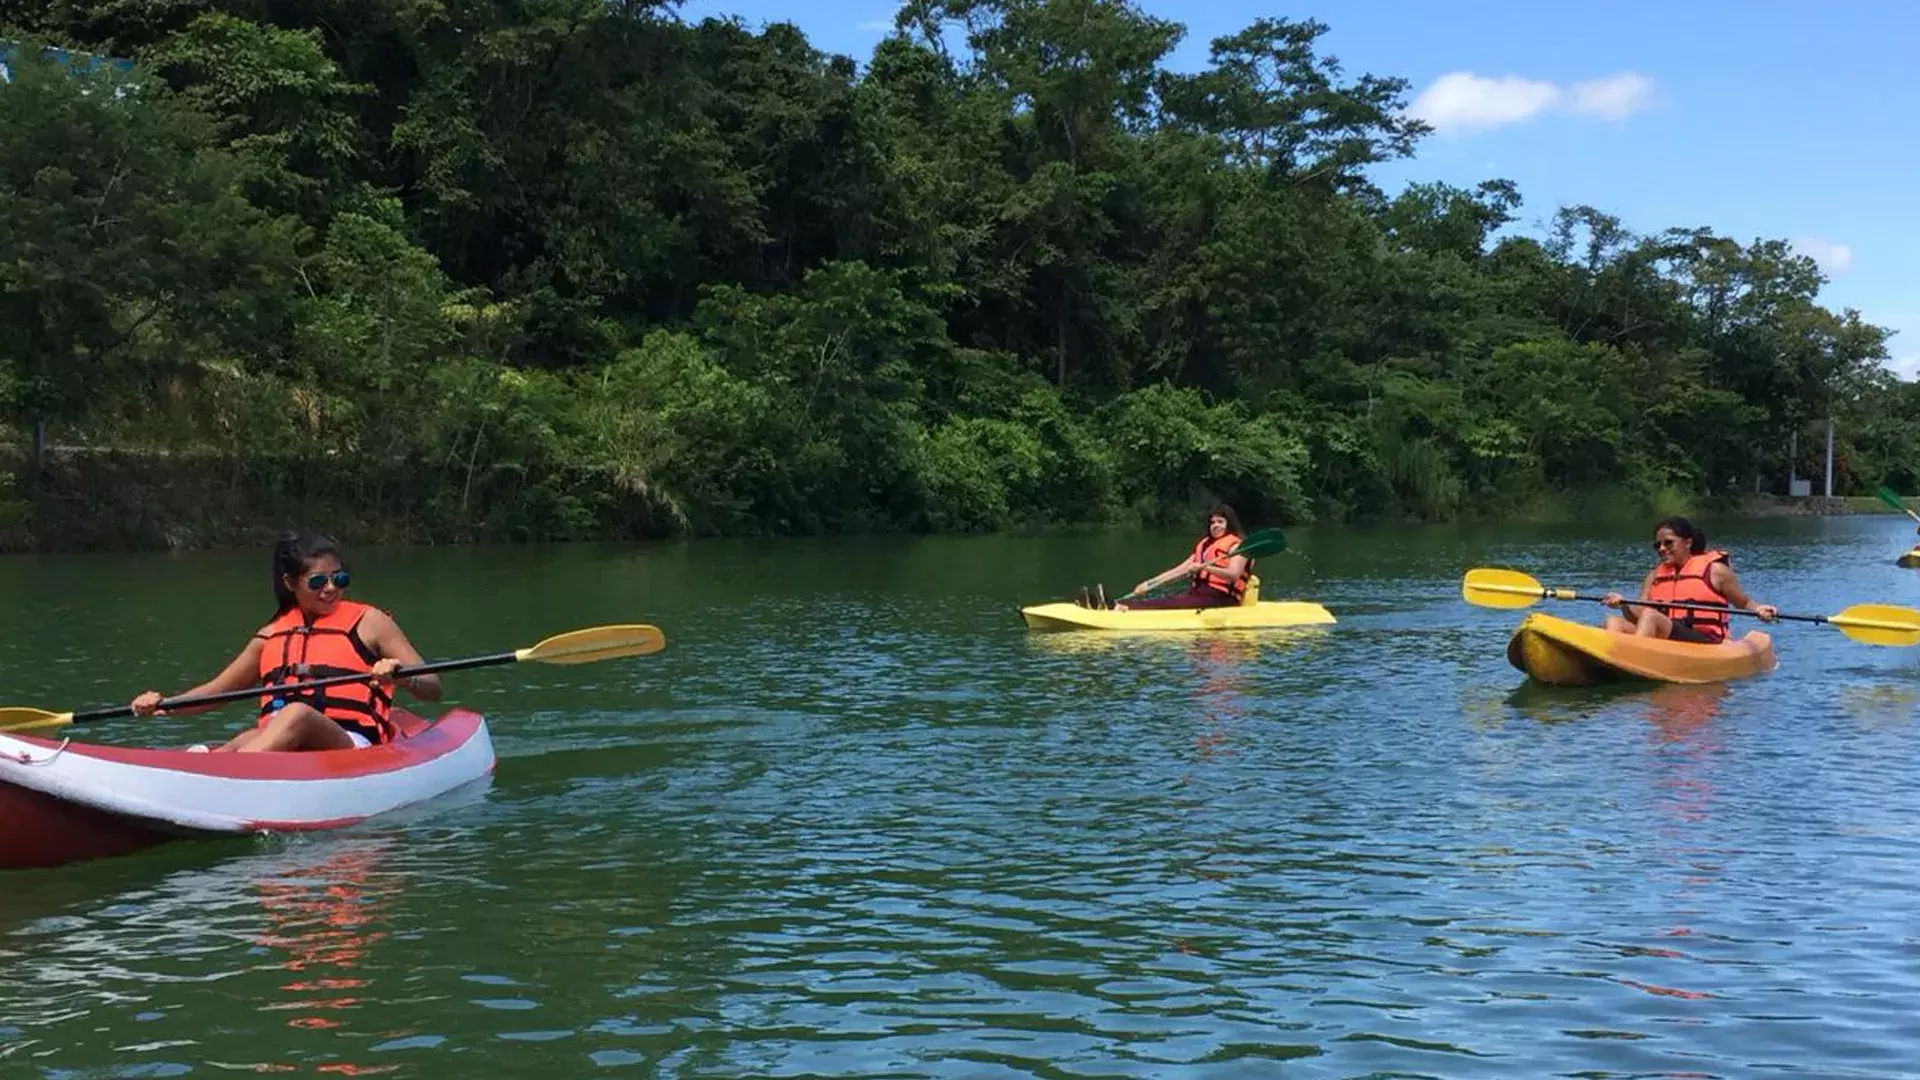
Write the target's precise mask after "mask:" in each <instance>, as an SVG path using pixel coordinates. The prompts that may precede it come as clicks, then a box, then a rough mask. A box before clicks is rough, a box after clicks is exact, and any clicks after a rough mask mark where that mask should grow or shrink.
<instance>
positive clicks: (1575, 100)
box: [1407, 71, 1654, 135]
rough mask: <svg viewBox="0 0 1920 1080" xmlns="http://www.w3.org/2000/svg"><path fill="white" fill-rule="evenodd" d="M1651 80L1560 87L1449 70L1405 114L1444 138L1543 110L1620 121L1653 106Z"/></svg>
mask: <svg viewBox="0 0 1920 1080" xmlns="http://www.w3.org/2000/svg"><path fill="white" fill-rule="evenodd" d="M1653 101H1654V86H1653V80H1652V79H1650V78H1648V77H1647V76H1645V75H1642V74H1640V73H1639V72H1636V71H1622V72H1617V73H1615V74H1613V75H1606V76H1603V77H1601V78H1598V79H1588V80H1586V81H1584V82H1577V83H1573V84H1571V85H1568V86H1561V85H1559V84H1557V83H1552V82H1548V81H1546V80H1544V79H1525V78H1521V77H1520V76H1518V75H1502V76H1500V77H1498V78H1493V77H1490V76H1486V75H1475V74H1474V73H1473V72H1471V71H1449V72H1447V73H1446V74H1445V75H1442V76H1440V77H1439V78H1438V79H1435V80H1434V81H1433V84H1432V85H1431V86H1428V87H1427V88H1426V89H1425V90H1422V91H1421V92H1420V96H1419V97H1417V98H1414V99H1413V104H1412V105H1410V106H1408V107H1407V114H1408V115H1409V116H1412V117H1414V118H1415V119H1418V120H1424V121H1426V122H1427V123H1428V124H1431V125H1432V126H1433V129H1434V130H1435V131H1438V132H1442V133H1444V134H1453V135H1458V134H1465V133H1467V132H1472V131H1487V130H1490V129H1493V128H1497V127H1504V126H1506V125H1508V124H1517V123H1520V122H1521V121H1524V120H1531V119H1533V118H1534V117H1536V116H1540V115H1542V114H1543V113H1548V112H1562V113H1568V114H1572V115H1575V116H1590V117H1596V118H1598V119H1602V120H1616V121H1617V120H1625V119H1626V118H1627V117H1628V116H1630V115H1632V114H1634V113H1636V112H1640V111H1642V110H1644V109H1646V108H1649V107H1650V106H1652V104H1653Z"/></svg>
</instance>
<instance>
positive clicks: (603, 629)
mask: <svg viewBox="0 0 1920 1080" xmlns="http://www.w3.org/2000/svg"><path fill="white" fill-rule="evenodd" d="M666 645H667V638H666V635H665V634H662V633H661V632H660V629H659V627H656V626H648V625H645V624H644V623H635V624H626V625H617V626H594V627H589V628H587V629H585V630H572V631H569V632H567V633H564V634H555V635H554V636H553V637H550V638H547V639H546V640H544V641H542V642H540V643H539V644H537V645H529V646H528V647H526V648H524V649H516V650H514V651H513V652H504V653H494V654H492V655H490V656H469V657H467V658H466V659H464V660H437V661H434V662H433V663H430V664H420V665H418V666H416V667H403V668H400V669H399V670H397V671H395V672H394V673H393V677H394V678H396V679H404V678H406V677H408V676H410V675H431V674H434V673H435V672H440V671H464V670H466V669H468V668H479V667H492V666H494V665H497V664H512V663H516V662H519V661H523V660H531V661H533V662H534V663H538V664H590V663H592V662H594V661H595V660H618V659H621V658H623V657H628V656H647V655H649V654H652V653H657V652H659V651H660V650H661V649H663V648H665V647H666ZM371 678H373V676H372V675H371V674H369V673H366V672H361V673H358V674H354V675H331V676H328V677H327V678H324V679H313V680H311V681H309V682H303V683H283V684H281V685H278V686H272V687H267V686H250V687H248V688H246V689H245V690H228V691H226V692H224V693H219V694H201V695H200V696H198V697H177V698H167V699H164V700H162V701H161V702H160V708H161V710H162V711H165V710H167V709H178V708H183V707H186V706H192V705H217V704H220V703H222V702H227V701H240V700H242V699H245V698H251V697H259V696H260V695H261V694H264V693H266V692H267V691H269V690H272V691H273V692H275V693H293V692H297V691H302V690H317V689H319V688H320V687H323V686H339V685H341V684H342V683H351V682H365V681H367V680H369V679H371ZM132 715H133V707H132V706H130V705H115V706H112V707H110V708H105V709H87V710H84V711H82V712H66V713H56V712H47V711H46V710H44V709H33V708H27V707H24V706H13V707H10V708H0V731H28V730H32V729H34V728H47V727H59V726H61V725H63V724H84V723H86V722H87V721H89V720H110V719H113V718H115V717H120V716H132Z"/></svg>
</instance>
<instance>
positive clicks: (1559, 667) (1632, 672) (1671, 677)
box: [1507, 612, 1774, 686]
mask: <svg viewBox="0 0 1920 1080" xmlns="http://www.w3.org/2000/svg"><path fill="white" fill-rule="evenodd" d="M1507 662H1508V663H1510V664H1512V665H1513V666H1514V667H1516V668H1519V669H1520V670H1521V671H1524V672H1526V673H1527V674H1528V675H1530V676H1532V677H1533V678H1534V679H1536V680H1538V681H1539V682H1543V683H1550V684H1552V685H1555V686H1591V685H1593V684H1595V683H1604V682H1614V681H1616V680H1620V679H1652V680H1654V681H1656V682H1669V683H1710V682H1722V681H1724V680H1727V679H1738V678H1742V677H1744V676H1747V675H1758V674H1760V673H1761V672H1763V671H1771V670H1772V669H1773V666H1774V661H1773V639H1772V638H1771V637H1768V636H1767V635H1766V634H1763V633H1761V632H1760V631H1758V630H1755V631H1751V632H1749V633H1748V634H1747V635H1746V636H1745V637H1741V638H1737V639H1733V640H1729V641H1725V642H1722V643H1721V644H1719V645H1700V644H1697V643H1694V642H1686V641H1668V640H1667V639H1665V638H1651V637H1636V636H1634V635H1631V634H1616V633H1614V632H1613V631H1611V630H1608V629H1606V628H1605V627H1601V626H1592V625H1589V624H1587V623H1577V622H1568V621H1567V620H1566V619H1556V618H1554V617H1553V616H1552V615H1545V614H1541V613H1539V612H1535V613H1534V614H1532V615H1529V616H1527V618H1526V620H1525V621H1524V622H1522V623H1521V624H1520V626H1519V628H1518V629H1516V630H1514V632H1513V638H1512V640H1510V641H1508V642H1507Z"/></svg>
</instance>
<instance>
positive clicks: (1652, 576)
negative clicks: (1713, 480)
mask: <svg viewBox="0 0 1920 1080" xmlns="http://www.w3.org/2000/svg"><path fill="white" fill-rule="evenodd" d="M1653 550H1654V554H1655V555H1657V556H1658V557H1659V560H1660V561H1659V562H1657V563H1655V564H1654V567H1653V569H1651V570H1649V571H1647V577H1646V580H1645V581H1642V582H1641V583H1640V596H1639V599H1641V600H1674V601H1680V602H1684V603H1688V604H1718V605H1721V606H1723V607H1729V608H1738V609H1739V610H1741V611H1751V612H1753V613H1754V614H1755V615H1758V616H1760V618H1761V620H1762V621H1764V622H1772V621H1773V617H1774V616H1775V615H1777V614H1779V610H1778V609H1777V608H1775V607H1774V606H1773V605H1772V604H1756V603H1754V602H1753V601H1752V600H1750V599H1748V597H1747V593H1746V590H1744V589H1742V588H1741V587H1740V579H1739V578H1738V577H1737V576H1735V575H1734V572H1733V566H1732V565H1731V564H1730V563H1728V561H1727V553H1726V552H1724V551H1709V550H1707V533H1706V530H1705V529H1702V528H1700V527H1699V526H1697V525H1695V524H1693V523H1692V522H1691V521H1688V520H1687V519H1686V518H1683V517H1671V518H1667V519H1666V520H1665V521H1662V522H1660V524H1658V525H1655V526H1654V527H1653ZM1602 602H1603V603H1605V604H1606V605H1607V606H1608V607H1614V608H1619V609H1620V614H1618V615H1609V616H1607V629H1609V630H1612V631H1614V632H1615V633H1620V634H1639V635H1641V636H1643V637H1663V638H1669V639H1671V640H1673V641H1691V642H1698V643H1700V644H1704V645H1717V644H1719V643H1721V642H1723V641H1725V640H1727V638H1728V637H1729V636H1731V635H1730V631H1731V627H1730V625H1729V619H1728V615H1727V613H1725V612H1717V611H1698V610H1694V609H1692V608H1659V607H1651V606H1647V605H1643V604H1636V603H1634V602H1632V601H1630V600H1626V599H1624V598H1623V597H1621V595H1620V594H1619V593H1617V592H1616V593H1608V594H1607V595H1606V596H1605V597H1603V598H1602Z"/></svg>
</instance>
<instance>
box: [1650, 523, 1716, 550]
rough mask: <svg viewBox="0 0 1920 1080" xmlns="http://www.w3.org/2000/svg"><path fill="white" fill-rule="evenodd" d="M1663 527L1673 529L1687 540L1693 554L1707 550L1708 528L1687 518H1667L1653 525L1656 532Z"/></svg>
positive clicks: (1681, 537)
mask: <svg viewBox="0 0 1920 1080" xmlns="http://www.w3.org/2000/svg"><path fill="white" fill-rule="evenodd" d="M1661 529H1671V530H1673V535H1675V536H1677V537H1679V538H1680V539H1682V540H1685V541H1686V542H1687V551H1688V552H1689V553H1691V554H1694V555H1699V554H1702V553H1703V552H1705V551H1706V550H1707V530H1705V529H1703V528H1701V527H1699V526H1698V525H1695V524H1694V523H1693V522H1691V521H1688V520H1687V519H1686V518H1683V517H1670V518H1665V519H1663V520H1661V521H1660V523H1659V524H1657V525H1655V526H1654V527H1653V531H1654V532H1655V533H1658V532H1659V531H1660V530H1661Z"/></svg>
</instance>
